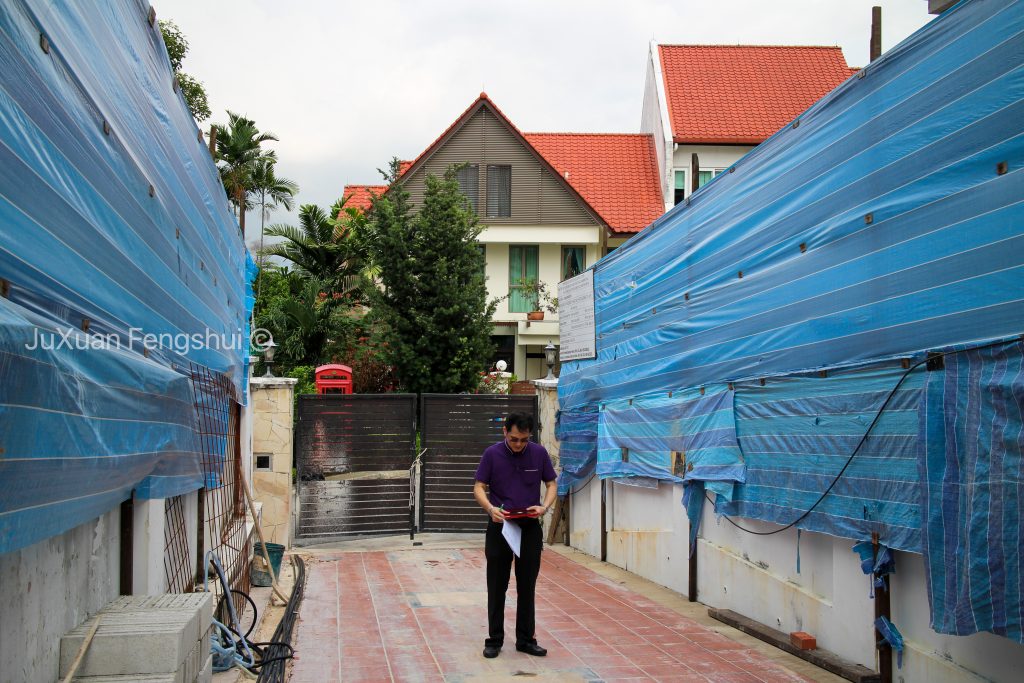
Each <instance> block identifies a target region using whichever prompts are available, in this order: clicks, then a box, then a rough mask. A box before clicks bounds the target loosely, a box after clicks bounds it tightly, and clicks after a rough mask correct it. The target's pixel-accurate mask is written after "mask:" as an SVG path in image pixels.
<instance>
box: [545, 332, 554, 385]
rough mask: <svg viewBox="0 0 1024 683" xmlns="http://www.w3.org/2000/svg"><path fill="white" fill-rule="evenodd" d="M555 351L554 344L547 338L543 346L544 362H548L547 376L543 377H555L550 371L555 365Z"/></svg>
mask: <svg viewBox="0 0 1024 683" xmlns="http://www.w3.org/2000/svg"><path fill="white" fill-rule="evenodd" d="M555 351H557V349H556V347H555V345H554V344H552V343H551V341H550V340H548V345H547V346H545V347H544V362H545V363H547V364H548V376H547V377H545V378H544V379H555V375H554V373H553V372H552V371H551V369H552V368H553V367H555Z"/></svg>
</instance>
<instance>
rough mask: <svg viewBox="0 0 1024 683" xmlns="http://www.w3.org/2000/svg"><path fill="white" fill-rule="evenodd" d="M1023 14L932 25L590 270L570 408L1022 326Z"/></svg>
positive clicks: (999, 5) (992, 13)
mask: <svg viewBox="0 0 1024 683" xmlns="http://www.w3.org/2000/svg"><path fill="white" fill-rule="evenodd" d="M1022 65H1024V5H1022V3H1021V1H1020V0H1015V1H1010V2H1008V1H1006V0H973V1H968V2H963V3H961V4H959V5H958V6H956V7H955V8H953V9H951V10H949V11H947V12H945V13H943V14H942V15H941V16H940V17H938V18H936V19H935V20H933V21H932V22H930V23H929V24H927V25H926V26H925V27H923V28H922V29H921V30H919V31H918V32H917V33H915V34H914V35H913V36H911V37H909V38H908V39H906V40H905V41H903V42H902V43H901V44H899V45H898V46H897V47H895V48H893V49H892V50H890V51H889V52H887V53H886V54H885V55H883V56H882V57H881V58H880V59H878V60H876V61H875V62H872V63H871V64H870V65H868V66H867V67H865V68H864V69H862V70H861V71H860V72H859V73H858V74H856V75H855V76H851V78H850V79H849V80H848V81H846V82H845V83H843V84H842V85H840V86H839V87H838V88H836V89H835V90H834V91H833V92H832V93H830V94H829V95H826V96H825V97H824V98H823V99H821V100H820V101H819V102H817V103H816V104H814V105H813V106H811V108H810V109H808V110H807V111H806V112H804V113H803V114H801V115H800V116H799V117H798V118H797V119H796V120H794V121H793V123H792V125H789V126H786V127H785V128H783V129H782V130H780V131H779V132H777V133H776V134H775V135H773V136H772V137H771V138H770V139H768V140H767V141H765V142H764V143H763V144H761V145H759V146H758V147H757V148H755V149H754V150H753V151H752V152H750V153H749V154H748V155H746V156H745V157H743V158H742V159H741V160H740V161H738V162H737V163H736V164H735V165H734V166H733V167H732V168H730V169H729V172H727V173H722V174H719V175H718V176H716V177H715V179H714V180H713V181H711V182H710V183H708V184H707V185H705V186H704V187H702V188H701V189H700V190H698V191H697V192H696V193H694V194H693V196H692V197H691V198H690V201H688V202H686V203H683V204H679V205H677V206H676V207H675V208H674V209H672V210H671V211H669V212H668V213H667V214H666V215H665V216H663V217H662V218H661V219H659V220H658V221H657V222H656V223H655V224H654V225H652V226H650V227H649V228H647V229H646V230H645V231H643V232H642V233H640V234H639V235H638V236H636V237H634V238H633V239H631V240H630V241H629V242H627V243H626V244H625V245H623V246H622V247H620V248H618V249H617V250H616V251H614V252H613V253H611V254H610V255H609V256H607V257H606V258H604V259H602V260H601V261H600V262H598V263H597V264H596V266H595V272H594V286H595V302H596V303H595V308H596V310H595V313H596V325H597V327H596V333H597V357H596V359H593V360H581V361H571V362H567V363H565V364H563V366H562V373H561V379H560V383H559V399H560V401H561V405H562V407H563V408H575V407H579V406H584V405H589V404H597V403H602V402H608V401H615V400H628V399H631V398H636V397H639V396H643V395H658V394H664V393H666V392H669V391H680V390H684V389H687V388H690V387H697V386H702V385H709V384H714V383H722V382H725V381H738V380H742V379H753V378H760V377H765V376H773V375H782V374H788V373H792V372H797V371H800V370H807V369H814V368H829V367H835V366H839V365H850V364H856V363H863V362H871V361H874V360H879V359H884V358H894V357H898V356H901V355H908V354H911V353H914V352H919V351H922V350H924V349H928V348H937V347H942V346H946V345H949V344H955V343H961V342H966V341H971V340H979V339H995V338H999V337H1004V336H1010V335H1013V334H1015V333H1018V332H1019V331H1021V330H1022V329H1024V291H1022V289H1021V286H1020V283H1021V282H1022V281H1024V234H1022V232H1021V226H1022V225H1024V202H1022V197H1024V165H1022V164H1021V162H1020V159H1022V158H1024V66H1022Z"/></svg>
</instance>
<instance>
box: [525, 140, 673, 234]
mask: <svg viewBox="0 0 1024 683" xmlns="http://www.w3.org/2000/svg"><path fill="white" fill-rule="evenodd" d="M524 135H525V137H526V140H527V141H528V142H529V143H530V144H531V145H533V147H534V148H535V149H536V150H537V151H538V152H540V154H541V156H543V157H544V158H545V159H547V161H548V162H549V163H550V164H551V165H552V166H553V167H554V168H555V169H556V170H557V171H558V173H559V174H560V175H561V176H562V177H563V178H565V179H567V180H568V181H569V184H570V185H572V186H573V187H574V188H576V190H577V191H578V192H579V193H580V195H582V196H583V197H584V199H586V200H587V202H588V203H589V204H590V205H591V206H592V207H594V209H595V210H596V211H597V212H598V213H599V214H600V215H601V217H602V218H603V219H604V220H605V222H606V223H607V224H608V227H610V228H611V229H612V230H613V231H614V232H639V231H640V230H643V229H644V228H645V227H647V225H649V224H650V223H652V222H653V221H654V220H655V219H656V218H658V217H659V216H661V214H663V213H664V212H665V202H664V199H663V198H662V195H661V189H660V188H661V183H660V181H659V174H658V159H657V156H656V154H655V152H654V138H653V137H652V136H651V135H645V134H617V133H611V134H609V133H525V134H524Z"/></svg>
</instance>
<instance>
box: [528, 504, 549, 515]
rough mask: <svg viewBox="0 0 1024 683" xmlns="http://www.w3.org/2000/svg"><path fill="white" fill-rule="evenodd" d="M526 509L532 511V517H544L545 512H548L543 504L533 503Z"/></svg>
mask: <svg viewBox="0 0 1024 683" xmlns="http://www.w3.org/2000/svg"><path fill="white" fill-rule="evenodd" d="M526 509H527V511H528V512H529V513H530V516H531V517H543V516H544V513H545V512H547V510H546V509H544V506H543V505H531V506H530V507H528V508H526Z"/></svg>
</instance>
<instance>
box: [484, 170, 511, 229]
mask: <svg viewBox="0 0 1024 683" xmlns="http://www.w3.org/2000/svg"><path fill="white" fill-rule="evenodd" d="M511 215H512V167H511V166H497V165H493V164H492V165H488V166H487V217H488V218H509V217H510V216H511Z"/></svg>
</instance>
